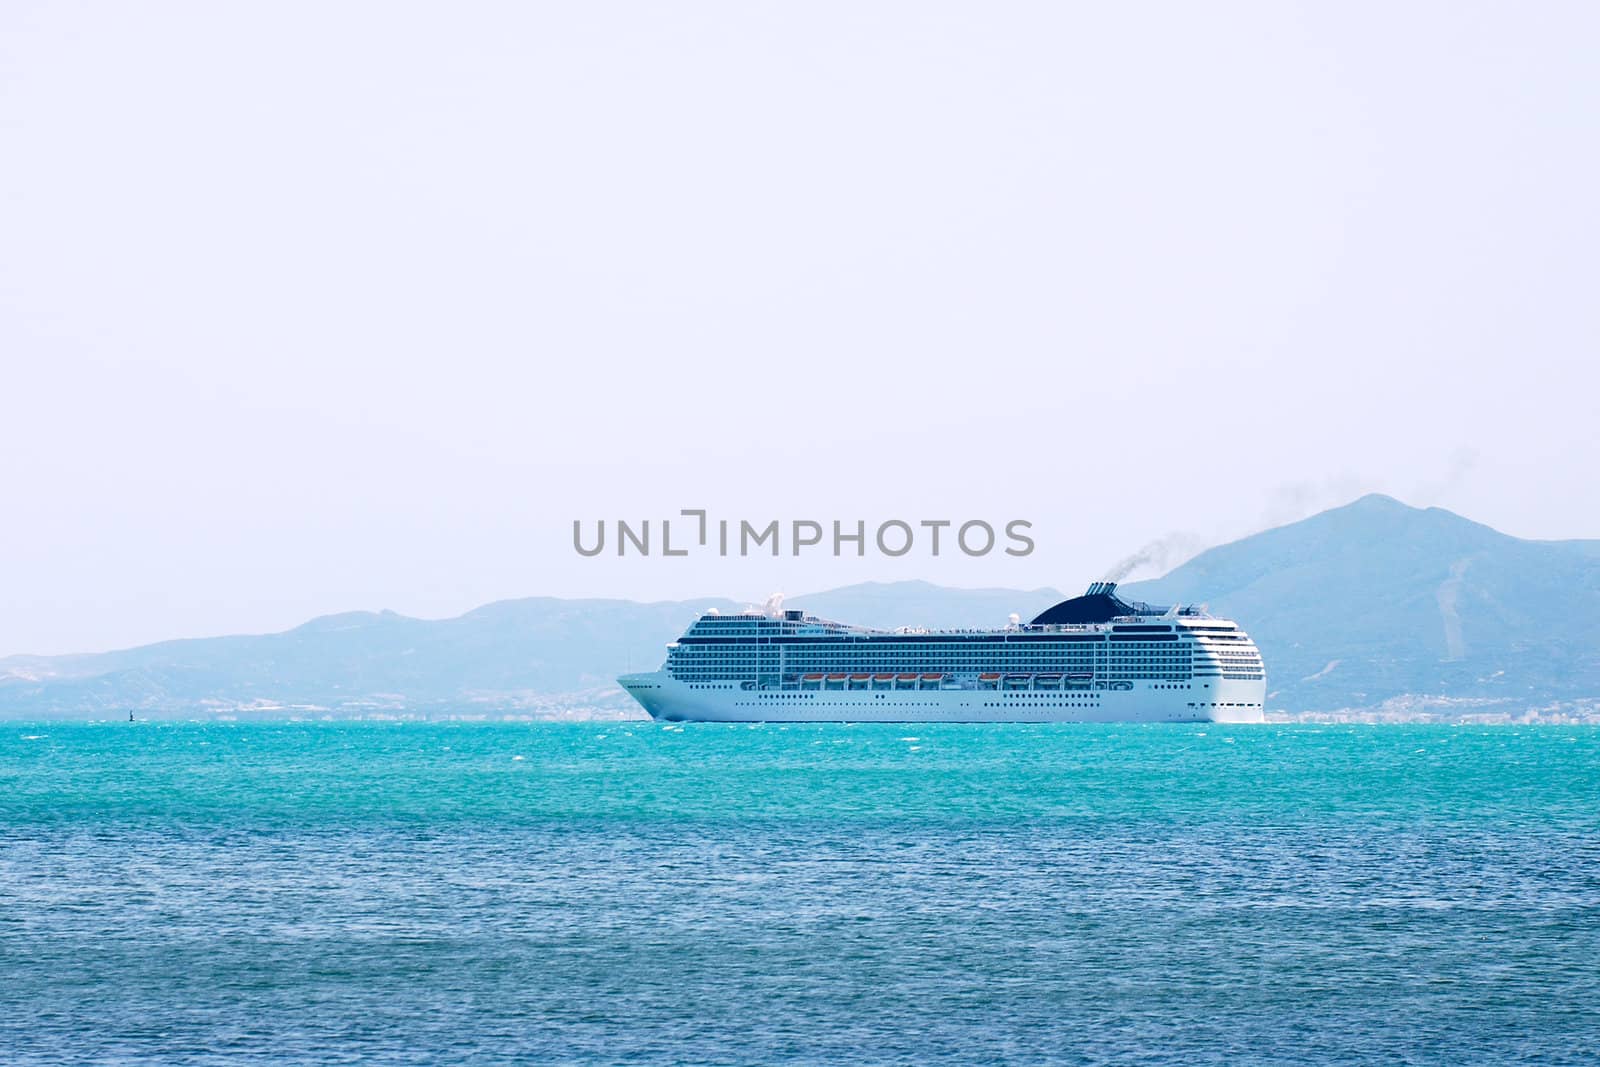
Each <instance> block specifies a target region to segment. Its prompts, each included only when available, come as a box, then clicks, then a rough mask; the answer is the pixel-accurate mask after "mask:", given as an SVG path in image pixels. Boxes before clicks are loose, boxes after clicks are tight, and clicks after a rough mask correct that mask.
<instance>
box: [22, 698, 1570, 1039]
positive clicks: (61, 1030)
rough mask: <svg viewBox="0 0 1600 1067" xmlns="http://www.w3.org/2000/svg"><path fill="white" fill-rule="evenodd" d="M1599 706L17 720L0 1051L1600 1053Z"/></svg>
mask: <svg viewBox="0 0 1600 1067" xmlns="http://www.w3.org/2000/svg"><path fill="white" fill-rule="evenodd" d="M1597 1049H1600V729H1594V728H1582V727H1487V728H1473V727H1400V726H1379V727H1372V726H1360V727H1356V726H1350V727H1343V726H1253V727H1218V726H1204V727H1192V726H1185V727H1177V726H1170V727H1134V726H1127V727H1115V726H1111V727H1083V726H1000V727H993V726H991V727H971V726H945V727H930V726H918V727H904V726H898V727H894V726H891V727H880V726H856V727H850V726H827V725H818V726H790V727H778V726H760V727H746V726H732V727H730V726H688V727H662V726H658V725H655V724H646V723H607V724H584V725H542V724H540V725H442V724H394V725H389V724H323V723H316V724H311V723H306V724H296V723H282V724H251V725H236V724H225V723H216V724H173V725H163V724H147V723H140V724H128V723H108V724H97V725H92V724H58V723H49V724H34V725H29V724H17V723H0V1060H3V1061H4V1062H5V1063H9V1064H29V1063H47V1062H50V1063H53V1062H73V1063H84V1062H89V1063H213V1062H215V1063H221V1062H224V1061H226V1062H229V1063H238V1062H251V1061H255V1062H275V1063H279V1062H294V1061H316V1062H361V1063H458V1062H459V1063H468V1062H474V1063H476V1062H485V1063H492V1062H503V1061H516V1062H528V1063H566V1062H571V1063H625V1062H641V1063H643V1062H651V1063H655V1062H662V1063H689V1064H700V1063H815V1062H826V1063H973V1062H995V1063H1099V1062H1112V1061H1116V1062H1124V1061H1143V1062H1153V1063H1171V1064H1192V1063H1203V1062H1227V1063H1281V1062H1285V1061H1294V1062H1341V1063H1347V1062H1371V1063H1396V1062H1403V1063H1438V1064H1459V1063H1505V1062H1513V1061H1516V1062H1546V1063H1580V1062H1586V1063H1593V1062H1596V1055H1597V1053H1596V1050H1597Z"/></svg>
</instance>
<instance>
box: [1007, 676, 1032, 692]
mask: <svg viewBox="0 0 1600 1067" xmlns="http://www.w3.org/2000/svg"><path fill="white" fill-rule="evenodd" d="M1032 677H1033V675H1031V674H1008V675H1006V688H1007V689H1026V688H1027V687H1028V681H1029V679H1031V678H1032Z"/></svg>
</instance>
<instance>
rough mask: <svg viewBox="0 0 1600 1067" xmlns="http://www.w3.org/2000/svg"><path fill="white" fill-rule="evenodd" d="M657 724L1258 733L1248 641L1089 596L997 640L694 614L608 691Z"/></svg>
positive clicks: (787, 613) (1175, 613) (1259, 676)
mask: <svg viewBox="0 0 1600 1067" xmlns="http://www.w3.org/2000/svg"><path fill="white" fill-rule="evenodd" d="M617 681H618V683H620V684H621V685H622V687H623V688H624V689H626V690H627V691H628V692H629V693H631V694H632V695H633V698H634V699H635V700H637V701H638V702H639V703H640V705H641V706H643V708H644V709H645V710H646V711H647V712H649V713H650V715H651V716H652V717H653V718H656V719H661V720H664V721H667V722H905V723H912V722H1261V721H1262V703H1263V701H1264V700H1265V698H1266V688H1267V682H1266V670H1265V667H1264V666H1263V664H1262V660H1261V653H1260V652H1259V651H1258V650H1257V649H1256V646H1255V642H1253V641H1251V640H1250V635H1249V634H1247V633H1245V631H1244V630H1243V629H1242V628H1240V627H1239V626H1238V625H1237V624H1236V623H1234V622H1231V621H1229V620H1227V619H1219V618H1213V617H1212V616H1211V615H1209V614H1207V613H1206V612H1205V611H1204V610H1203V609H1200V608H1194V607H1180V606H1173V607H1167V608H1163V607H1152V606H1151V605H1149V604H1142V603H1130V602H1128V601H1126V600H1124V599H1122V597H1120V596H1118V595H1117V588H1116V584H1115V583H1113V582H1096V583H1095V584H1093V585H1091V586H1090V587H1089V590H1088V592H1086V593H1085V594H1084V595H1083V596H1079V597H1073V598H1072V599H1070V600H1063V601H1062V602H1061V603H1059V604H1056V605H1055V606H1054V607H1052V608H1050V609H1049V610H1047V611H1044V612H1042V613H1041V614H1040V615H1039V616H1038V617H1037V618H1035V619H1034V620H1033V621H1032V622H1029V623H1022V622H1020V621H1019V620H1018V618H1017V616H1015V615H1013V616H1012V623H1011V625H1009V626H1007V627H1005V628H1004V629H998V630H921V629H910V628H902V629H897V630H876V629H869V628H867V627H861V626H848V625H845V624H843V623H838V622H830V621H828V620H826V619H819V618H816V617H815V616H811V615H807V614H805V613H804V612H801V611H795V610H784V608H783V605H782V599H781V598H779V597H774V598H773V599H772V600H771V601H769V602H768V604H767V606H766V608H765V609H764V610H760V611H746V612H742V613H740V614H737V615H722V614H718V613H717V612H715V611H710V612H707V613H706V614H704V615H702V616H700V617H699V618H698V619H696V620H695V621H694V622H693V623H692V624H691V625H690V626H689V629H688V630H687V631H686V632H685V633H684V635H683V636H682V637H680V638H678V640H676V641H674V642H673V643H671V644H669V645H668V646H667V661H666V663H665V664H664V665H663V666H662V668H661V669H660V670H658V671H655V672H652V673H649V674H626V675H623V676H622V677H621V678H618V679H617Z"/></svg>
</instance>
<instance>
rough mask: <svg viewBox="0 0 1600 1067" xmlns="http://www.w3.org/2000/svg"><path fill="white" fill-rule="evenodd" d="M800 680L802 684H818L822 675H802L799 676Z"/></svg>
mask: <svg viewBox="0 0 1600 1067" xmlns="http://www.w3.org/2000/svg"><path fill="white" fill-rule="evenodd" d="M800 680H801V681H802V682H820V681H822V675H820V674H802V675H801V676H800Z"/></svg>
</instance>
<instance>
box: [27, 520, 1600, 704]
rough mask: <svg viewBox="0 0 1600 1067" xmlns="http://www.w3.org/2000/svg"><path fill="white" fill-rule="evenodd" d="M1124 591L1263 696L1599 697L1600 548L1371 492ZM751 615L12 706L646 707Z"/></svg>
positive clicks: (113, 671)
mask: <svg viewBox="0 0 1600 1067" xmlns="http://www.w3.org/2000/svg"><path fill="white" fill-rule="evenodd" d="M1079 577H1082V578H1084V579H1085V580H1087V579H1088V578H1089V577H1093V576H1092V575H1082V576H1079ZM1079 588H1080V587H1079V585H1078V583H1077V582H1074V583H1073V585H1072V592H1074V593H1075V592H1076V591H1077V590H1078V589H1079ZM1123 592H1124V594H1125V595H1126V596H1128V597H1129V598H1130V599H1140V600H1147V601H1150V602H1152V603H1173V602H1176V603H1201V602H1203V603H1207V604H1208V605H1209V606H1210V608H1211V609H1212V610H1213V611H1214V612H1216V613H1218V614H1223V615H1228V616H1230V617H1234V618H1237V619H1238V620H1240V622H1242V623H1243V624H1244V625H1245V626H1246V628H1247V629H1249V631H1250V633H1251V634H1252V636H1254V637H1255V639H1256V641H1257V643H1258V644H1259V645H1260V646H1261V649H1262V652H1263V654H1264V656H1265V657H1266V662H1267V675H1268V685H1269V691H1270V695H1269V698H1268V707H1269V709H1276V710H1279V711H1287V712H1292V713H1293V712H1299V713H1304V712H1313V711H1332V710H1335V709H1351V708H1374V707H1378V706H1380V705H1384V704H1385V703H1386V702H1387V703H1388V704H1389V705H1390V706H1391V707H1397V708H1401V709H1402V710H1403V709H1404V708H1407V707H1412V706H1414V705H1415V703H1416V701H1417V700H1418V699H1420V698H1424V697H1425V698H1428V699H1429V700H1433V701H1435V702H1438V701H1441V700H1442V701H1445V702H1450V701H1454V702H1457V705H1456V706H1468V707H1480V708H1495V707H1505V708H1518V707H1521V708H1526V707H1530V706H1541V705H1549V704H1552V703H1558V702H1574V701H1578V702H1581V701H1589V702H1594V701H1596V699H1597V698H1600V542H1597V541H1554V542H1552V541H1524V540H1519V539H1517V538H1514V537H1508V536H1506V535H1505V534H1502V533H1498V532H1497V531H1495V530H1492V529H1490V528H1489V527H1487V526H1483V525H1480V524H1478V523H1475V522H1471V521H1469V520H1467V519H1464V518H1461V517H1460V516H1458V515H1454V514H1452V513H1450V512H1448V511H1443V510H1440V509H1438V508H1429V509H1418V508H1412V507H1407V506H1406V505H1404V504H1402V503H1400V502H1399V501H1397V500H1393V499H1391V498H1389V497H1384V496H1367V497H1363V498H1361V499H1360V500H1357V501H1355V502H1354V503H1352V504H1349V505H1346V506H1345V507H1341V508H1335V509H1333V510H1331V511H1326V512H1323V513H1321V514H1319V515H1314V516H1312V517H1311V518H1309V519H1305V520H1303V521H1301V522H1297V523H1294V524H1292V525H1289V526H1283V527H1279V528H1277V529H1273V530H1267V531H1265V532H1263V533H1259V534H1255V535H1253V536H1251V537H1246V538H1244V539H1242V540H1239V541H1235V542H1233V543H1231V544H1227V545H1222V546H1219V547H1217V548H1213V549H1210V550H1209V551H1206V552H1204V553H1202V554H1200V555H1199V556H1196V557H1195V558H1194V559H1192V560H1190V561H1189V562H1188V563H1185V564H1184V565H1183V566H1181V567H1178V568H1177V569H1175V570H1174V571H1172V572H1171V573H1169V574H1167V575H1166V576H1164V577H1162V578H1160V579H1156V580H1154V581H1148V582H1137V583H1132V584H1129V585H1126V586H1124V587H1123ZM1068 595H1071V594H1070V593H1064V592H1061V591H1059V590H1055V589H1035V590H1029V591H1019V590H1009V589H951V588H946V587H941V586H937V585H932V584H930V583H927V582H893V583H866V584H863V585H853V586H847V587H845V588H842V589H835V590H831V591H828V592H822V593H815V594H811V595H808V596H802V597H796V598H794V599H792V600H791V601H789V603H788V605H787V606H789V607H799V608H803V609H805V610H808V611H811V612H813V613H815V614H819V615H823V616H827V617H830V618H836V619H842V620H845V621H849V622H856V623H861V624H865V625H871V626H883V627H889V626H898V625H935V626H997V625H1003V624H1004V622H1005V620H1006V618H1007V616H1009V615H1010V614H1011V613H1013V612H1015V613H1017V614H1019V615H1021V616H1022V618H1023V619H1024V620H1026V619H1029V618H1032V617H1033V616H1034V615H1035V614H1037V613H1038V612H1040V611H1042V610H1043V609H1044V608H1046V607H1048V606H1049V605H1050V604H1053V603H1055V602H1056V601H1058V600H1061V599H1063V598H1064V597H1066V596H1068ZM742 607H744V605H743V604H741V603H739V602H736V601H732V600H722V599H705V600H694V601H668V602H660V603H650V604H641V603H635V602H632V601H625V600H559V599H553V598H549V597H532V598H528V599H524V600H508V601H502V602H499V603H495V604H489V605H486V606H484V607H481V608H478V609H477V610H475V611H471V612H468V613H467V614H465V615H462V616H460V617H458V618H454V619H441V620H424V619H413V618H407V617H404V616H401V615H396V614H394V613H393V612H377V613H373V612H351V613H347V614H342V615H331V616H327V617H324V618H319V619H314V620H312V621H311V622H308V623H306V624H305V625H303V626H299V627H297V628H295V629H293V630H289V631H287V632H284V633H278V634H266V635H257V636H238V637H218V638H205V639H198V640H185V641H168V642H163V643H161V644H155V645H147V646H144V647H142V648H135V649H128V650H125V651H119V652H108V653H103V654H96V655H74V656H50V657H29V656H13V657H10V658H8V659H0V714H3V715H11V716H75V717H76V716H85V715H94V716H104V715H120V714H123V713H125V712H127V711H129V710H134V711H137V712H139V713H141V714H196V713H216V712H226V711H237V710H241V709H242V710H250V709H274V708H295V707H300V708H305V709H307V710H312V711H318V712H320V711H323V710H326V711H328V712H331V713H334V714H371V713H375V712H406V713H418V714H429V715H431V714H445V713H472V712H481V713H486V714H504V713H516V712H521V713H531V714H537V715H570V714H585V715H588V714H610V715H616V714H623V713H629V712H631V711H632V710H633V708H632V706H631V704H630V703H629V702H628V701H627V699H626V698H625V697H624V696H623V695H622V694H621V692H620V691H619V690H618V689H617V688H616V686H615V685H614V684H613V679H614V678H615V676H616V675H617V674H618V673H620V672H622V671H624V670H627V669H630V668H632V669H638V668H642V667H654V666H656V665H657V664H659V663H660V662H661V660H662V657H663V647H662V646H663V645H665V644H666V643H667V642H668V641H670V640H671V639H672V638H674V637H676V636H677V635H678V634H679V633H681V632H682V630H683V628H684V626H685V625H686V624H687V623H688V621H689V620H690V619H692V618H694V617H695V616H696V615H698V614H700V613H701V612H703V611H706V610H708V609H710V608H717V609H718V610H720V611H725V612H726V611H736V610H739V609H741V608H742ZM1408 701H1409V702H1410V703H1408Z"/></svg>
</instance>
